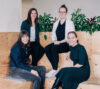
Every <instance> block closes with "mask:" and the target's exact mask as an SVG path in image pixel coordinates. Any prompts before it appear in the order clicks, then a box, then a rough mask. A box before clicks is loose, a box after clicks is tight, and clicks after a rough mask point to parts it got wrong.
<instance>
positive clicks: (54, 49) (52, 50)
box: [45, 42, 69, 70]
mask: <svg viewBox="0 0 100 89" xmlns="http://www.w3.org/2000/svg"><path fill="white" fill-rule="evenodd" d="M68 51H69V45H68V44H67V42H65V43H61V44H59V45H55V44H54V43H52V44H50V45H48V46H46V48H45V52H46V55H47V57H48V59H49V61H50V62H51V64H52V67H53V69H55V70H57V68H58V62H59V55H58V54H59V53H64V52H68Z"/></svg>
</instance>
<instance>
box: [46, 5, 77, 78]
mask: <svg viewBox="0 0 100 89" xmlns="http://www.w3.org/2000/svg"><path fill="white" fill-rule="evenodd" d="M67 12H68V9H67V7H66V6H65V5H62V6H61V7H60V8H59V20H57V21H56V22H55V23H54V25H53V30H52V36H51V37H52V43H51V44H49V45H48V46H47V47H46V48H45V52H46V55H47V57H48V59H49V61H50V62H51V64H52V67H53V69H52V70H51V71H50V72H48V73H47V74H46V77H54V76H55V74H56V73H57V69H58V62H59V56H58V54H59V53H63V52H68V51H69V46H68V44H67V34H68V32H70V31H74V30H75V29H74V24H73V22H72V21H70V20H68V19H67V18H66V17H67Z"/></svg>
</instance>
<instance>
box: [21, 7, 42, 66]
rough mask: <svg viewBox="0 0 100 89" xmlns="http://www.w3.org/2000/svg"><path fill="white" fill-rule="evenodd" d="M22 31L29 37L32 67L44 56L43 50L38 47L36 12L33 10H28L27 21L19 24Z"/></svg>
mask: <svg viewBox="0 0 100 89" xmlns="http://www.w3.org/2000/svg"><path fill="white" fill-rule="evenodd" d="M22 30H26V31H27V32H28V34H29V36H30V42H31V53H32V65H33V66H36V65H37V62H38V61H39V60H40V58H41V57H42V56H43V54H44V48H43V47H42V46H41V45H40V39H39V23H38V12H37V10H36V9H35V8H31V9H30V10H29V12H28V16H27V19H26V20H24V21H23V22H22V24H21V31H22ZM30 58H31V57H30Z"/></svg>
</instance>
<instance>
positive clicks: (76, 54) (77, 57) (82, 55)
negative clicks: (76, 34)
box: [69, 44, 89, 66]
mask: <svg viewBox="0 0 100 89" xmlns="http://www.w3.org/2000/svg"><path fill="white" fill-rule="evenodd" d="M69 48H70V51H71V54H70V58H71V59H72V60H73V62H74V65H75V64H77V63H78V64H81V65H83V66H89V62H88V55H87V52H86V50H85V48H84V46H82V45H80V44H77V45H76V46H74V47H72V46H70V47H69Z"/></svg>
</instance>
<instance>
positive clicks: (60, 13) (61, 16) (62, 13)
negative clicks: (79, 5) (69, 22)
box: [59, 8, 67, 19]
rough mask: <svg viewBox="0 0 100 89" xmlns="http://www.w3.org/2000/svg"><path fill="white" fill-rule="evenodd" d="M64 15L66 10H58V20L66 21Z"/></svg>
mask: <svg viewBox="0 0 100 89" xmlns="http://www.w3.org/2000/svg"><path fill="white" fill-rule="evenodd" d="M66 15H67V12H66V9H65V8H60V9H59V17H60V19H66Z"/></svg>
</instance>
